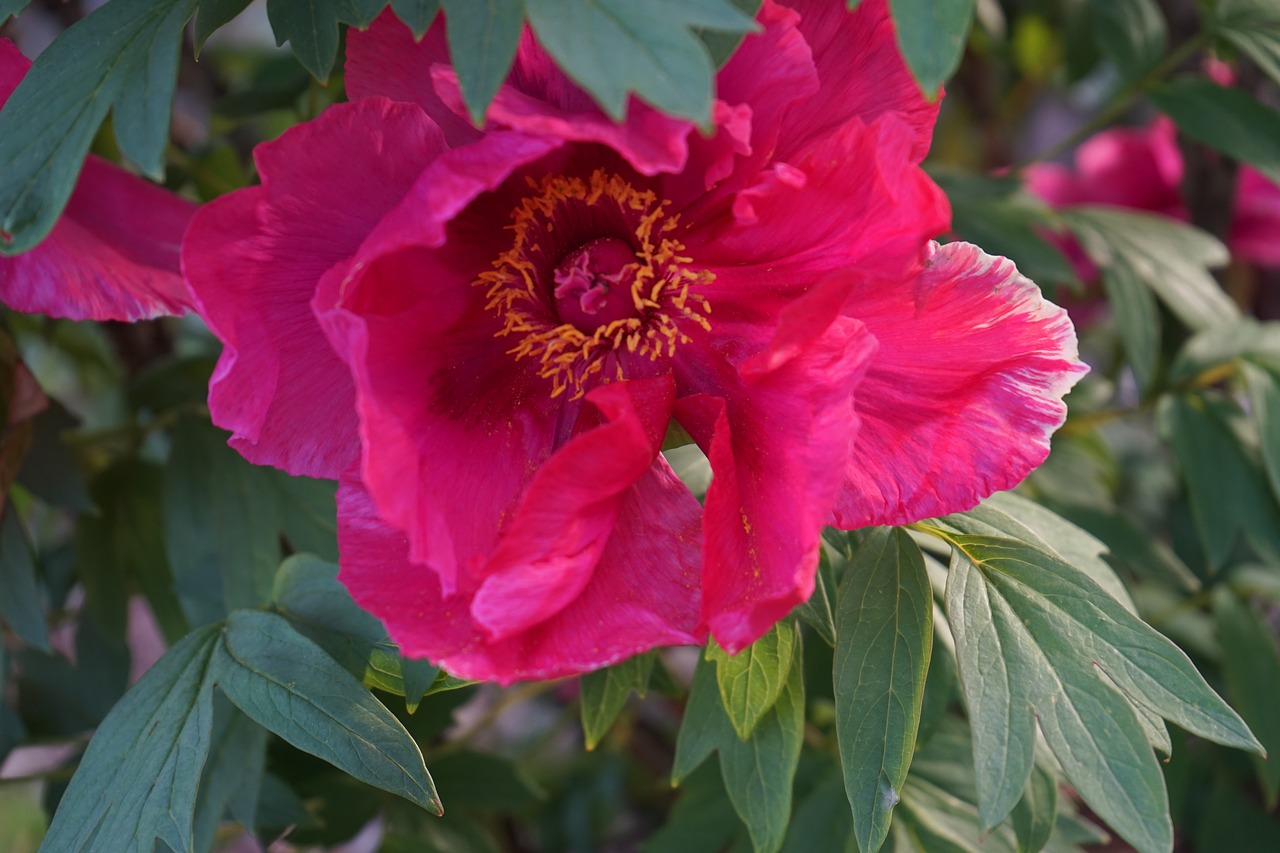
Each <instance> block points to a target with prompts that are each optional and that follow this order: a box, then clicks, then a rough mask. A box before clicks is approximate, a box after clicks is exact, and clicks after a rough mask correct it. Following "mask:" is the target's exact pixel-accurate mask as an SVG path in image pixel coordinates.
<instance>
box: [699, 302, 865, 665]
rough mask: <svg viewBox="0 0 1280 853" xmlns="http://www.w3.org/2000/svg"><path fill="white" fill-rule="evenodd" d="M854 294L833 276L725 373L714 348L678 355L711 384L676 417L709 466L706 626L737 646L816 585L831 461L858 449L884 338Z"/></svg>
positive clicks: (837, 476) (833, 485) (834, 476)
mask: <svg viewBox="0 0 1280 853" xmlns="http://www.w3.org/2000/svg"><path fill="white" fill-rule="evenodd" d="M846 292H847V287H846V286H845V285H843V284H842V283H841V282H836V281H831V282H829V283H827V284H824V285H822V286H820V287H817V288H815V289H814V290H813V291H812V292H811V293H810V294H808V295H807V296H805V297H804V298H802V299H800V300H798V301H796V302H794V303H792V304H791V305H790V306H788V307H787V308H786V309H785V310H784V311H783V313H782V316H781V319H780V321H779V325H778V328H777V331H776V333H775V335H774V337H773V340H772V341H771V342H770V345H769V346H768V347H767V348H766V349H764V350H762V351H761V352H759V353H757V354H755V355H754V356H752V357H751V358H749V359H747V360H746V361H745V362H744V363H743V364H742V365H741V366H740V367H739V368H738V369H737V370H736V371H733V370H732V368H728V369H727V370H722V372H721V377H720V378H719V380H718V381H714V382H712V383H708V381H707V377H706V375H705V374H704V373H703V371H705V370H706V366H707V364H708V363H710V362H712V361H713V360H714V359H715V356H714V354H713V353H712V352H711V351H710V350H709V349H707V350H704V351H702V352H698V353H696V358H697V363H696V364H695V365H694V366H691V367H690V366H687V365H686V361H685V359H682V360H681V362H680V368H681V373H684V374H685V376H684V377H683V378H684V380H685V384H686V385H693V386H696V385H700V384H701V385H704V387H705V386H708V385H710V386H711V387H708V390H707V393H702V394H696V395H693V396H689V397H685V398H683V399H681V400H680V401H679V402H678V403H677V404H676V417H677V419H678V420H679V422H680V424H681V425H682V426H683V427H684V428H685V429H686V430H688V432H689V434H690V435H692V436H693V437H694V438H695V439H696V440H697V441H698V444H699V445H700V446H702V447H703V448H704V449H705V450H706V452H707V456H708V458H709V459H710V462H711V469H712V472H713V479H712V481H711V488H710V489H709V490H708V492H707V499H706V505H705V506H706V509H705V516H704V536H705V544H704V547H703V581H702V584H703V585H702V590H703V603H702V624H704V625H706V626H707V627H708V628H710V630H711V633H712V634H713V635H714V636H715V638H716V640H717V642H719V643H720V644H721V645H723V646H724V647H725V648H726V649H728V650H729V651H730V652H736V651H738V650H739V649H742V648H744V647H745V646H747V645H748V644H750V643H751V642H753V641H754V640H755V639H757V638H758V637H759V636H760V635H761V634H763V633H764V632H765V631H767V630H768V629H769V627H770V626H772V625H773V624H774V623H775V622H777V621H778V620H779V619H781V618H782V617H783V616H785V615H786V614H787V613H788V612H790V610H791V608H793V607H794V606H795V605H797V604H799V603H801V602H803V601H805V600H806V599H807V598H808V597H809V595H810V594H811V593H812V592H813V578H814V572H815V571H816V568H817V563H818V546H819V538H820V535H821V530H822V525H823V522H824V520H825V519H826V517H827V515H828V514H829V512H830V511H831V505H832V502H833V501H834V500H835V497H836V494H837V492H838V490H839V488H840V481H841V472H840V470H839V465H838V464H833V462H832V460H839V459H843V458H846V457H847V456H848V453H849V448H850V443H851V442H852V440H853V437H854V434H855V432H856V429H857V419H856V416H855V413H854V408H853V392H854V388H855V386H856V385H857V383H858V380H859V378H860V376H861V375H862V373H863V371H865V370H866V368H867V364H868V361H869V359H870V358H871V355H872V353H873V352H874V350H875V346H876V344H875V341H874V339H872V337H871V336H870V335H869V334H868V333H867V330H866V328H865V327H864V326H863V325H862V324H861V323H859V322H858V321H856V320H852V319H850V318H848V317H845V316H842V315H841V307H842V305H843V302H844V299H845V294H846ZM685 346H686V348H687V349H693V345H692V344H686V345H685ZM682 354H683V353H682ZM677 375H678V376H680V373H678V374H677ZM716 385H718V386H719V387H715V386H716Z"/></svg>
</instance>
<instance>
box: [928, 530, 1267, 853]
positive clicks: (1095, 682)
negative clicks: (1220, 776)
mask: <svg viewBox="0 0 1280 853" xmlns="http://www.w3.org/2000/svg"><path fill="white" fill-rule="evenodd" d="M948 538H949V541H950V542H951V543H952V546H953V549H954V552H953V556H952V561H951V570H950V575H949V578H948V582H947V593H946V598H947V614H948V617H949V618H950V620H951V626H952V631H953V633H954V635H955V639H956V649H957V656H958V660H959V664H960V680H961V685H962V687H963V689H964V693H965V698H966V700H967V702H968V705H969V717H970V721H971V726H972V728H973V738H974V740H973V743H974V761H975V765H976V767H977V774H978V794H979V809H980V813H981V814H982V823H983V825H984V826H986V827H990V826H994V825H995V824H996V823H998V822H999V821H1000V820H1001V819H1003V817H1004V815H1005V814H1007V813H1008V811H1009V809H1011V808H1012V806H1013V805H1014V803H1015V802H1016V801H1017V799H1018V798H1019V797H1020V796H1021V794H1022V791H1023V788H1024V786H1025V785H1026V783H1027V780H1028V778H1029V776H1030V772H1031V755H1032V745H1033V740H1034V738H1033V734H1034V726H1033V716H1032V714H1033V712H1034V714H1035V718H1034V719H1035V720H1038V722H1039V726H1040V731H1041V732H1042V733H1043V734H1044V737H1045V740H1046V741H1047V742H1048V744H1049V746H1050V747H1051V748H1052V749H1053V752H1054V754H1055V755H1056V756H1057V758H1058V761H1059V763H1060V764H1061V765H1062V768H1063V770H1064V771H1065V773H1066V776H1067V779H1068V780H1069V781H1070V782H1071V784H1072V785H1074V786H1075V788H1076V790H1077V791H1078V792H1079V793H1080V795H1081V797H1082V798H1083V799H1084V801H1085V802H1086V803H1088V804H1089V806H1090V807H1091V808H1093V809H1094V811H1096V812H1097V813H1098V814H1099V815H1100V816H1101V817H1102V818H1103V819H1105V820H1106V821H1107V822H1108V823H1109V824H1110V825H1111V826H1112V827H1113V828H1115V830H1116V831H1117V832H1119V833H1120V834H1121V835H1122V836H1123V837H1125V838H1126V840H1128V841H1129V842H1130V843H1131V844H1133V845H1134V846H1135V847H1137V848H1138V849H1139V850H1140V851H1144V853H1145V851H1162V850H1168V849H1169V847H1170V845H1171V844H1172V827H1171V826H1170V824H1169V819H1168V813H1167V812H1168V805H1167V799H1166V795H1165V787H1164V780H1163V777H1162V775H1161V773H1160V769H1159V766H1158V765H1157V763H1156V761H1155V757H1154V756H1153V754H1152V752H1151V749H1150V747H1149V745H1148V742H1147V738H1146V736H1145V734H1144V731H1143V728H1142V726H1141V725H1139V722H1138V719H1137V717H1136V716H1135V714H1134V710H1133V706H1132V705H1130V704H1129V703H1130V701H1132V702H1134V703H1136V704H1140V705H1142V706H1144V707H1145V708H1146V709H1148V710H1150V711H1154V712H1156V713H1158V714H1159V715H1161V716H1163V717H1165V718H1167V719H1169V720H1171V721H1173V722H1176V723H1177V724H1178V725H1180V726H1182V727H1183V728H1185V729H1187V730H1189V731H1191V732H1194V733H1196V734H1199V735H1201V736H1202V737H1206V738H1208V739H1209V740H1214V741H1217V742H1219V743H1224V744H1227V745H1231V746H1238V747H1242V748H1245V749H1260V746H1259V744H1258V742H1257V740H1256V738H1254V737H1253V735H1252V734H1251V733H1250V732H1249V730H1248V727H1247V726H1245V724H1244V723H1243V722H1242V721H1241V720H1240V718H1239V717H1238V716H1236V714H1235V712H1233V711H1232V710H1231V709H1230V708H1229V707H1228V706H1227V705H1226V703H1225V702H1223V701H1222V699H1221V698H1220V697H1218V695H1217V694H1216V693H1214V692H1213V691H1212V689H1210V688H1209V686H1208V685H1207V684H1205V682H1204V679H1202V678H1201V677H1200V675H1199V673H1197V672H1196V670H1195V667H1194V666H1192V664H1191V662H1190V661H1189V660H1188V659H1187V657H1186V655H1185V654H1183V652H1182V651H1181V650H1180V649H1178V647H1177V646H1175V645H1174V644H1173V643H1171V642H1169V640H1167V639H1165V638H1164V637H1163V636H1161V635H1160V634H1158V633H1156V632H1155V631H1154V630H1153V629H1151V628H1150V627H1149V626H1148V625H1146V623H1144V622H1142V621H1141V620H1139V619H1138V618H1137V617H1136V616H1134V615H1133V614H1132V613H1130V612H1129V611H1128V610H1126V609H1125V608H1124V607H1123V606H1122V605H1120V604H1119V602H1117V601H1116V600H1115V599H1113V598H1112V597H1111V596H1109V595H1107V594H1106V593H1105V592H1104V591H1103V590H1102V588H1101V587H1099V586H1098V585H1097V584H1096V583H1094V582H1093V581H1092V580H1091V579H1090V578H1089V577H1088V576H1087V575H1085V574H1084V573H1083V572H1080V571H1079V570H1077V569H1075V568H1073V567H1071V566H1069V565H1067V564H1066V563H1063V562H1062V561H1060V560H1058V559H1057V558H1055V557H1053V556H1051V555H1049V554H1046V553H1043V552H1041V551H1038V550H1036V549H1034V548H1031V547H1029V546H1027V545H1024V544H1022V543H1020V542H1016V541H1014V540H1009V539H997V538H993V537H985V536H951V537H948ZM1104 675H1105V680H1104V677H1103V676H1104Z"/></svg>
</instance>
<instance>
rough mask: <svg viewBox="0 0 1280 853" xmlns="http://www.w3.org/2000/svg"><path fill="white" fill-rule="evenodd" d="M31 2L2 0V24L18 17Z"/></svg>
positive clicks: (28, 0) (0, 16)
mask: <svg viewBox="0 0 1280 853" xmlns="http://www.w3.org/2000/svg"><path fill="white" fill-rule="evenodd" d="M30 2H31V0H0V24H3V23H5V22H6V21H8V20H9V19H10V18H13V17H17V15H18V13H19V12H21V11H22V10H23V9H25V8H27V5H28V4H29V3H30Z"/></svg>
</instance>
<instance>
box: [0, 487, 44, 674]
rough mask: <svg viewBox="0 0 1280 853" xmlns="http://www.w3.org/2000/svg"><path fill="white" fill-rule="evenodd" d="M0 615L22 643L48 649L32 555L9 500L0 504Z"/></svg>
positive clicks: (15, 511)
mask: <svg viewBox="0 0 1280 853" xmlns="http://www.w3.org/2000/svg"><path fill="white" fill-rule="evenodd" d="M0 616H3V617H4V621H5V623H6V624H7V625H8V626H9V627H10V628H12V629H13V632H14V633H15V634H17V635H18V636H19V637H21V638H22V641H23V642H24V643H26V644H27V645H29V646H34V647H35V648H37V649H44V650H46V651H47V650H48V648H49V630H48V628H47V627H46V626H45V622H44V602H43V601H42V600H41V598H40V588H39V586H38V585H37V584H36V564H35V559H34V557H33V556H32V553H31V543H30V542H28V541H27V534H26V532H25V531H24V530H23V529H22V522H21V521H20V520H19V519H18V512H17V510H16V509H15V508H14V506H13V503H12V501H8V502H5V503H4V504H3V508H0Z"/></svg>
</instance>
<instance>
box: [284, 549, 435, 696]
mask: <svg viewBox="0 0 1280 853" xmlns="http://www.w3.org/2000/svg"><path fill="white" fill-rule="evenodd" d="M274 599H275V604H276V608H277V609H278V610H279V611H280V614H281V615H282V616H284V617H285V618H286V619H288V620H289V623H290V624H291V625H293V627H294V628H295V629H296V630H297V631H298V632H299V633H300V634H302V635H303V636H305V637H307V638H308V639H309V640H311V641H312V642H313V643H315V644H316V645H318V646H319V647H320V648H322V649H324V650H325V651H326V652H328V653H329V656H330V657H332V658H333V659H334V660H336V661H337V662H338V663H340V664H342V666H343V668H344V669H346V670H347V672H349V673H351V674H352V675H354V676H355V677H356V678H359V679H362V680H363V681H364V683H365V684H366V685H368V686H369V687H376V688H378V689H379V690H385V691H387V692H388V693H394V694H396V695H397V696H403V697H405V703H406V704H407V705H408V707H409V710H410V711H411V712H412V711H413V710H415V709H416V708H417V707H418V703H419V702H420V701H421V700H422V697H423V696H424V695H425V694H426V692H427V689H428V688H429V687H430V686H431V684H432V682H434V681H435V679H436V675H437V674H438V673H439V672H440V668H439V667H436V666H433V665H431V664H430V663H428V662H427V661H423V660H407V659H405V658H402V657H401V656H400V650H399V649H398V648H397V647H396V645H395V643H393V642H391V639H390V638H389V637H388V636H387V629H386V628H384V627H383V626H382V623H381V622H379V621H378V620H377V619H376V618H374V617H373V616H371V615H370V614H369V613H367V612H365V611H364V610H361V609H360V607H359V605H357V604H356V603H355V601H353V600H352V598H351V593H349V592H347V588H346V587H345V586H343V585H342V584H341V583H340V582H339V581H338V567H337V566H336V565H334V564H333V563H326V562H324V561H323V560H319V559H316V558H315V557H313V556H311V555H310V554H295V555H294V556H292V557H290V558H289V559H287V560H285V561H284V562H283V563H281V564H280V570H279V572H277V573H276V581H275V593H274Z"/></svg>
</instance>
